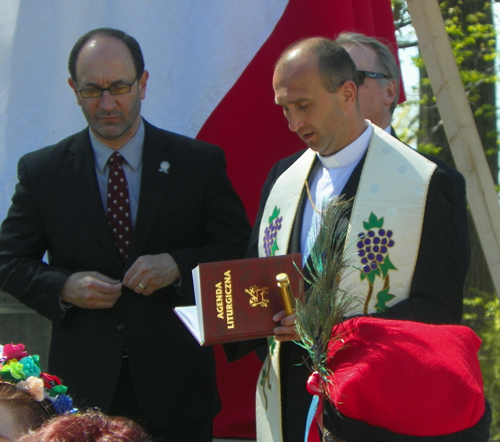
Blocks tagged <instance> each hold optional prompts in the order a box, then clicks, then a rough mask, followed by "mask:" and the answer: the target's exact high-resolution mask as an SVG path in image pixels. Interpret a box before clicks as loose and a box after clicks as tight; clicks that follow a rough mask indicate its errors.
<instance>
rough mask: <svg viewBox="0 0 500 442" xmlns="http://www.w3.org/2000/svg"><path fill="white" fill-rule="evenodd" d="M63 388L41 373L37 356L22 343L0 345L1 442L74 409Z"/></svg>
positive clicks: (65, 389) (56, 381) (59, 381)
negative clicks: (27, 350) (29, 352)
mask: <svg viewBox="0 0 500 442" xmlns="http://www.w3.org/2000/svg"><path fill="white" fill-rule="evenodd" d="M66 391H67V387H65V386H64V385H62V383H61V380H60V379H59V378H57V377H56V376H52V375H50V374H47V373H42V369H41V366H40V361H39V357H38V355H29V354H28V353H27V352H26V351H25V348H24V345H23V344H17V345H14V344H6V345H5V346H1V345H0V442H3V441H4V440H7V441H15V440H17V438H18V437H19V436H20V435H22V434H24V433H26V432H28V431H30V430H34V429H36V428H38V427H39V426H40V425H41V424H42V423H43V422H45V421H46V420H48V419H50V418H51V417H52V416H55V415H57V414H64V413H72V412H74V411H75V410H74V409H73V404H72V400H71V398H70V397H69V396H67V395H66ZM2 438H3V439H2Z"/></svg>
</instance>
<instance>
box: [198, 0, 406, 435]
mask: <svg viewBox="0 0 500 442" xmlns="http://www.w3.org/2000/svg"><path fill="white" fill-rule="evenodd" d="M345 31H351V32H361V33H364V34H366V35H370V36H374V37H378V38H380V39H382V41H384V42H385V43H387V44H390V45H391V46H392V48H393V50H394V54H395V55H396V56H397V49H396V48H397V45H396V39H395V35H394V23H393V17H392V10H391V2H390V0H308V1H306V0H289V2H288V5H287V7H286V8H285V10H284V13H283V15H282V17H281V19H280V20H279V21H278V22H277V24H276V26H275V28H274V30H273V32H272V33H271V35H270V36H269V38H268V39H267V41H266V42H265V43H264V44H263V45H262V47H261V48H260V50H259V51H258V52H257V54H256V55H255V56H254V58H253V59H252V61H251V62H250V63H249V64H248V66H247V68H246V69H245V70H244V72H243V73H242V74H241V75H240V77H239V79H238V80H237V82H236V83H235V84H234V86H233V87H232V88H231V89H230V90H229V92H228V93H227V94H226V95H225V97H224V98H223V99H222V100H221V102H220V103H219V105H218V106H217V107H216V108H215V110H214V111H213V112H212V114H211V115H210V116H209V118H208V119H207V120H206V121H205V124H204V125H203V126H202V128H201V129H200V131H199V133H198V135H197V138H198V139H201V140H205V141H208V142H211V143H214V144H217V145H219V146H221V147H222V148H223V149H224V150H225V153H226V157H227V163H228V173H229V177H230V178H231V180H232V182H233V184H234V187H235V188H236V191H237V192H238V193H239V195H240V196H241V198H242V200H243V203H244V204H245V207H246V209H247V213H248V216H249V219H250V221H251V222H253V221H254V219H255V216H256V213H257V209H258V204H259V199H260V190H261V188H262V185H263V183H264V181H265V178H266V176H267V173H268V172H269V170H270V169H271V167H272V166H273V164H274V163H275V162H276V161H278V160H279V159H281V158H284V157H287V156H289V155H291V154H293V153H294V152H297V151H298V150H300V149H302V148H304V145H303V144H302V142H301V140H300V139H299V138H298V137H297V136H296V135H295V134H294V133H292V132H290V131H289V130H288V127H287V123H286V120H285V118H284V117H283V114H282V111H281V109H280V108H279V107H278V106H276V105H275V104H274V94H273V89H272V76H273V66H274V63H275V62H276V60H277V59H278V57H279V55H280V54H281V52H282V51H283V50H284V49H285V48H286V47H287V46H288V45H290V44H292V43H294V42H295V41H297V40H300V39H303V38H307V37H314V36H323V37H328V38H335V37H336V36H337V35H338V34H339V33H341V32H345ZM403 100H404V96H403V97H401V98H400V101H403ZM215 350H216V360H217V379H218V387H219V392H220V395H221V398H222V404H223V408H222V411H221V412H220V413H219V415H218V416H217V417H216V419H215V421H214V435H215V436H216V437H241V438H255V387H256V384H257V380H258V379H257V377H258V373H259V371H260V367H261V365H262V363H261V362H260V360H259V359H258V358H257V356H256V355H255V354H251V355H248V356H246V357H245V358H243V359H242V360H240V361H238V362H236V363H233V364H227V362H226V360H225V356H224V353H223V351H222V349H221V348H217V347H216V349H215Z"/></svg>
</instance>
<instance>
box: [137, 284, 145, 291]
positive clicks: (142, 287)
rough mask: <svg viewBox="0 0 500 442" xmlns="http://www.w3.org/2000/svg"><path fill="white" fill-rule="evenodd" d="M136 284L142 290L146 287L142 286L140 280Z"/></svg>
mask: <svg viewBox="0 0 500 442" xmlns="http://www.w3.org/2000/svg"><path fill="white" fill-rule="evenodd" d="M137 285H138V286H139V287H140V288H141V289H142V290H144V289H145V288H146V287H144V286H143V285H142V283H141V282H140V283H139V284H137Z"/></svg>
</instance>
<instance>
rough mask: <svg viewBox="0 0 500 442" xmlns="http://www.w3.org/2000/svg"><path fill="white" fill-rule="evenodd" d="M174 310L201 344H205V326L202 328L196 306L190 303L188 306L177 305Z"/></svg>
mask: <svg viewBox="0 0 500 442" xmlns="http://www.w3.org/2000/svg"><path fill="white" fill-rule="evenodd" d="M174 311H175V314H176V315H177V316H178V317H179V318H180V320H181V321H182V322H183V323H184V325H185V326H186V327H187V328H188V329H189V331H190V332H191V334H192V335H193V336H194V337H195V339H196V340H197V341H198V342H199V343H200V345H201V344H203V342H204V341H205V336H204V333H203V328H201V329H200V320H199V318H200V317H199V316H198V311H197V308H196V306H194V305H190V306H187V307H175V308H174Z"/></svg>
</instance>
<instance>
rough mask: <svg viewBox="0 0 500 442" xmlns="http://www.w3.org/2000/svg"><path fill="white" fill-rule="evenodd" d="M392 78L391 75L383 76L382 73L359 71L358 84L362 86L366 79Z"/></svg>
mask: <svg viewBox="0 0 500 442" xmlns="http://www.w3.org/2000/svg"><path fill="white" fill-rule="evenodd" d="M366 77H369V78H391V77H389V75H386V74H381V73H380V72H372V71H358V83H359V85H360V86H361V85H362V84H363V83H364V82H365V78H366Z"/></svg>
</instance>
